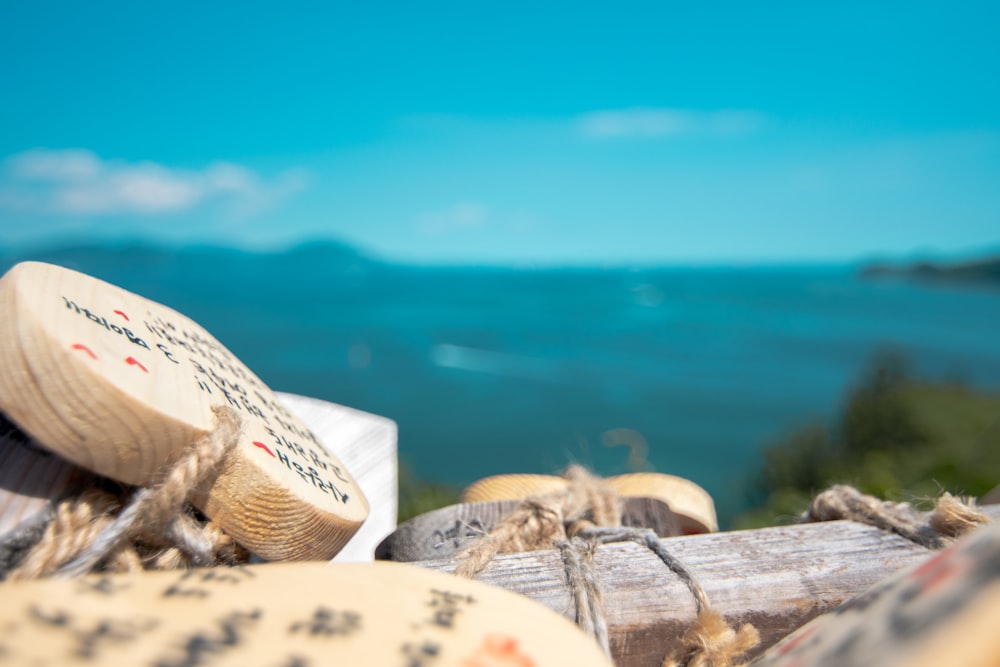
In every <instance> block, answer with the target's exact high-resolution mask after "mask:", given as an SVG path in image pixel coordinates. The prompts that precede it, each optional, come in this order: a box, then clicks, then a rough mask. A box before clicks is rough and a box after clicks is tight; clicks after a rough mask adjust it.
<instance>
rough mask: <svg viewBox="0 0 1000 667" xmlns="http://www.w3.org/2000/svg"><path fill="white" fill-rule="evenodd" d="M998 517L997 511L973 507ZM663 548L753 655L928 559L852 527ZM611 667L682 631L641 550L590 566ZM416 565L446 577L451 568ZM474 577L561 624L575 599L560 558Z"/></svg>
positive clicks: (511, 559) (681, 616)
mask: <svg viewBox="0 0 1000 667" xmlns="http://www.w3.org/2000/svg"><path fill="white" fill-rule="evenodd" d="M981 509H982V510H983V511H984V513H986V514H988V515H989V516H991V517H993V518H994V519H996V518H1000V505H990V506H986V507H983V508H981ZM661 543H662V544H663V545H664V547H666V548H667V549H668V550H669V551H670V552H671V553H672V554H673V555H674V556H676V557H677V558H679V559H680V560H681V562H683V563H684V564H685V565H686V566H687V567H688V569H689V570H691V572H692V573H693V574H694V575H695V577H697V579H698V580H699V581H700V583H701V585H702V587H703V588H704V590H705V592H706V593H707V594H708V598H709V600H710V602H711V604H712V607H713V609H716V610H717V611H719V612H720V613H722V614H723V615H724V616H725V617H726V618H727V619H729V620H730V621H734V622H735V621H740V622H751V623H754V624H755V625H756V626H757V628H758V629H759V630H760V633H761V638H762V644H761V646H760V648H759V649H758V650H763V649H764V648H766V647H768V646H770V645H772V644H774V643H775V642H776V641H778V640H779V639H781V638H782V637H784V636H785V635H787V634H788V633H789V632H791V631H792V630H794V629H795V628H797V627H799V626H800V625H802V624H803V623H805V622H807V621H809V620H810V619H812V618H814V617H816V616H818V615H819V614H822V613H824V612H827V611H830V610H832V609H833V608H834V607H836V606H837V605H839V604H840V603H842V602H844V601H845V600H848V599H849V598H852V597H854V596H855V595H858V594H859V593H862V592H863V591H865V590H867V589H868V588H869V587H871V586H872V585H874V584H876V583H878V582H879V581H881V580H883V579H885V578H886V577H888V576H889V575H891V574H893V573H894V572H897V571H898V570H900V569H901V568H904V567H906V566H908V565H914V564H916V563H918V562H921V561H924V560H926V559H927V558H928V557H930V556H931V555H932V552H930V551H928V550H927V549H925V548H923V547H920V546H917V545H916V544H914V543H912V542H910V541H908V540H906V539H903V538H902V537H899V536H897V535H895V534H893V533H888V532H885V531H882V530H879V529H878V528H873V527H871V526H865V525H862V524H858V523H854V522H850V521H830V522H825V523H813V524H802V525H795V526H784V527H776V528H764V529H760V530H752V531H735V532H726V533H712V534H707V535H692V536H686V537H673V538H666V539H663V540H661ZM593 563H594V567H595V573H596V578H597V581H598V584H599V586H600V588H601V591H602V596H603V599H604V604H605V608H606V613H607V619H608V627H609V633H610V637H611V649H612V657H613V658H614V661H615V664H616V665H618V667H638V666H642V667H659V665H660V661H661V660H662V659H663V655H664V653H665V649H664V646H665V645H666V644H667V643H668V642H670V641H673V640H674V639H676V638H677V637H678V636H680V634H681V633H683V632H684V631H685V630H686V629H687V628H689V627H690V625H691V623H692V621H693V620H694V618H695V603H694V600H693V598H692V596H691V593H690V592H689V591H688V589H687V588H686V587H685V585H684V583H683V582H682V581H681V580H680V579H679V578H678V577H677V576H676V575H674V574H673V573H672V572H670V571H669V570H668V569H667V567H666V566H665V565H664V564H663V563H662V562H661V561H660V560H659V559H658V558H657V557H656V556H655V555H654V554H653V553H652V552H651V551H649V550H648V549H646V548H645V547H641V546H639V545H637V544H633V543H623V544H609V545H605V546H601V547H599V548H598V549H597V552H596V554H595V555H594V559H593ZM414 565H419V566H420V567H426V568H428V569H432V570H436V571H441V572H454V570H455V567H456V565H457V563H456V561H455V560H453V559H451V560H425V561H419V562H416V563H414ZM477 579H479V580H480V581H483V582H485V583H488V584H492V585H494V586H499V587H502V588H505V589H507V590H510V591H513V592H516V593H520V594H522V595H526V596H528V597H530V598H532V599H533V600H536V601H538V602H541V603H542V604H544V605H545V606H547V607H549V608H550V609H553V610H555V611H558V612H560V613H562V614H564V615H566V616H567V617H571V616H572V613H573V611H572V610H573V609H574V606H573V601H572V599H571V596H570V593H569V590H568V588H567V586H566V579H565V575H564V569H563V564H562V561H561V559H560V556H559V553H558V552H556V551H554V550H550V551H536V552H531V553H521V554H506V555H501V556H497V557H496V558H495V559H494V560H493V561H492V562H491V563H490V564H489V565H488V566H487V567H486V569H485V570H484V571H483V572H482V574H480V575H479V576H478V577H477Z"/></svg>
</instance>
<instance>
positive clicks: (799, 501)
mask: <svg viewBox="0 0 1000 667" xmlns="http://www.w3.org/2000/svg"><path fill="white" fill-rule="evenodd" d="M763 458H764V460H763V465H762V468H761V470H760V472H759V474H758V476H757V479H756V480H755V481H754V485H753V489H752V491H751V504H752V505H754V506H755V507H756V509H754V510H751V511H749V512H745V513H743V514H741V515H740V516H738V517H737V518H736V519H735V520H734V522H733V525H732V527H733V528H755V527H760V526H768V525H774V524H776V523H789V522H791V521H794V520H795V519H796V518H797V517H798V515H799V514H801V512H803V511H804V510H805V509H806V508H807V507H808V504H809V501H810V500H811V498H812V497H813V496H814V495H815V494H816V493H817V492H819V491H822V490H823V489H825V488H827V487H829V486H830V485H831V484H836V483H846V484H852V485H853V486H855V487H857V488H858V489H860V490H861V491H863V492H865V493H870V494H873V495H875V496H878V497H880V498H885V499H889V500H895V501H910V502H913V503H915V504H917V505H918V506H920V505H929V501H930V500H931V499H933V498H936V497H937V496H939V495H940V494H941V492H943V491H950V492H952V493H954V494H956V495H970V496H981V495H983V494H984V493H986V492H988V491H989V490H990V489H992V488H993V487H995V486H996V485H997V484H1000V395H997V394H988V393H984V392H980V391H976V390H973V389H970V388H969V387H966V386H964V385H962V384H959V383H928V382H920V381H918V380H916V379H914V378H913V377H912V376H911V373H910V372H909V370H908V369H907V366H906V363H905V361H904V360H903V359H902V358H901V357H899V356H896V355H891V354H883V355H881V356H880V357H878V358H877V359H876V360H875V362H874V363H873V364H872V366H871V368H870V369H869V370H868V371H867V372H866V373H865V376H864V378H863V380H862V381H861V383H860V384H859V386H857V387H856V388H855V389H854V390H853V391H852V392H851V394H850V396H849V397H848V400H847V402H846V405H845V406H844V409H843V414H842V415H841V416H840V417H839V418H838V419H837V420H836V422H835V423H834V424H833V425H831V426H824V425H815V424H814V425H811V426H808V427H806V428H803V429H802V430H800V431H798V432H797V433H794V434H792V435H791V436H790V437H789V438H787V439H786V440H785V441H784V442H781V443H778V444H776V445H774V446H773V447H770V448H768V449H766V450H765V452H764V455H763Z"/></svg>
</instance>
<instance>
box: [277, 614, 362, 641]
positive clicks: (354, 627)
mask: <svg viewBox="0 0 1000 667" xmlns="http://www.w3.org/2000/svg"><path fill="white" fill-rule="evenodd" d="M360 629H361V615H360V614H358V613H357V612H354V611H334V610H333V609H328V608H327V607H319V608H317V609H316V611H314V612H313V615H312V618H311V619H309V620H308V621H299V622H298V623H294V624H293V625H292V626H291V627H289V628H288V632H289V633H290V634H296V633H298V632H304V633H306V634H308V635H310V636H312V637H318V636H323V637H332V636H334V635H345V636H346V635H351V634H354V633H355V632H357V631H358V630H360Z"/></svg>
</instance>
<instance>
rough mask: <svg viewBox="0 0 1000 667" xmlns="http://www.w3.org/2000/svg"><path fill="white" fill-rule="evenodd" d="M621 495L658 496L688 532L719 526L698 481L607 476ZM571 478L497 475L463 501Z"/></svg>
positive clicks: (550, 487)
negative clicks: (676, 515)
mask: <svg viewBox="0 0 1000 667" xmlns="http://www.w3.org/2000/svg"><path fill="white" fill-rule="evenodd" d="M604 481H605V482H606V483H607V484H608V485H609V486H610V487H611V488H612V489H613V490H614V491H615V492H616V493H617V494H618V495H620V496H638V497H646V498H656V499H657V500H662V501H663V502H665V503H667V505H669V506H670V509H671V510H673V511H674V512H675V513H676V514H678V515H679V517H680V519H681V529H682V531H683V532H684V534H686V535H691V534H697V533H711V532H715V531H717V530H718V529H719V521H718V519H717V518H716V515H715V503H714V502H712V496H710V495H709V494H708V492H707V491H705V489H703V488H701V487H700V486H698V485H697V484H695V483H694V482H692V481H690V480H687V479H684V478H683V477H677V476H675V475H666V474H663V473H656V472H638V473H629V474H626V475H617V476H615V477H608V478H606V479H605V480H604ZM567 484H568V482H567V481H566V480H565V479H563V478H562V477H556V476H555V475H528V474H523V475H522V474H513V475H493V476H492V477H484V478H483V479H480V480H477V481H475V482H473V483H472V484H470V485H469V486H468V487H466V488H465V490H464V491H462V502H463V503H473V502H483V501H487V500H522V499H524V498H527V497H528V496H534V495H540V494H545V493H552V492H554V491H562V490H564V489H565V488H566V485H567Z"/></svg>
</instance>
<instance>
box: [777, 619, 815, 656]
mask: <svg viewBox="0 0 1000 667" xmlns="http://www.w3.org/2000/svg"><path fill="white" fill-rule="evenodd" d="M814 634H816V626H815V625H814V626H811V627H809V628H806V629H805V630H802V631H801V632H799V633H798V634H795V635H792V638H791V639H790V640H788V641H786V642H785V643H784V644H782V645H781V646H779V647H778V650H777V651H775V655H776V656H777V655H785V654H786V653H788V652H789V651H792V650H794V649H795V647H797V646H799V645H800V644H802V642H804V641H805V640H807V639H809V638H810V637H812V636H813V635H814Z"/></svg>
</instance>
